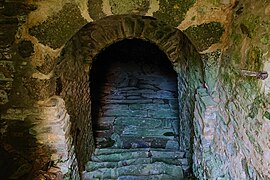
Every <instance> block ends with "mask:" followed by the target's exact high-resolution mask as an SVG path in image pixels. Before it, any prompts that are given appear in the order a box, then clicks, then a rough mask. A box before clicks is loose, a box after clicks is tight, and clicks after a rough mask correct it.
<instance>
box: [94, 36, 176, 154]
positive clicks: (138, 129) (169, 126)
mask: <svg viewBox="0 0 270 180" xmlns="http://www.w3.org/2000/svg"><path fill="white" fill-rule="evenodd" d="M90 77H91V79H90V81H91V99H92V105H91V106H92V107H91V111H92V122H93V130H94V135H95V141H96V147H97V148H104V147H116V148H143V147H152V148H166V149H175V150H177V149H178V147H179V144H178V143H179V140H178V139H179V114H178V106H179V105H178V99H177V97H178V93H177V76H176V73H175V71H174V70H173V68H172V66H171V64H170V61H169V60H168V59H167V56H166V55H165V54H164V53H163V52H162V51H161V50H160V49H159V48H158V47H157V46H156V45H154V44H151V43H149V42H146V41H142V40H138V39H131V40H123V41H120V42H117V43H115V44H113V45H111V46H109V47H108V48H106V49H105V50H104V51H103V52H101V53H100V54H99V55H98V56H97V57H96V59H95V61H94V63H93V66H92V70H91V74H90Z"/></svg>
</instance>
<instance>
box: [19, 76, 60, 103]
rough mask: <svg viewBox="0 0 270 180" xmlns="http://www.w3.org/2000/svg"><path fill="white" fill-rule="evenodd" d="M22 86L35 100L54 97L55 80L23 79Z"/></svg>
mask: <svg viewBox="0 0 270 180" xmlns="http://www.w3.org/2000/svg"><path fill="white" fill-rule="evenodd" d="M23 82H24V86H25V87H26V89H27V90H28V93H29V95H30V96H31V97H33V98H34V99H36V100H43V99H47V98H49V97H50V96H52V95H54V93H55V89H56V83H55V79H54V78H53V79H44V80H41V79H34V78H29V79H23Z"/></svg>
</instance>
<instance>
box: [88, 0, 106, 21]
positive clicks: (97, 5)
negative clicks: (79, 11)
mask: <svg viewBox="0 0 270 180" xmlns="http://www.w3.org/2000/svg"><path fill="white" fill-rule="evenodd" d="M102 3H103V2H102V0H88V12H89V14H90V17H91V18H92V19H93V20H98V19H101V18H103V17H105V16H106V15H105V14H104V13H103V11H102Z"/></svg>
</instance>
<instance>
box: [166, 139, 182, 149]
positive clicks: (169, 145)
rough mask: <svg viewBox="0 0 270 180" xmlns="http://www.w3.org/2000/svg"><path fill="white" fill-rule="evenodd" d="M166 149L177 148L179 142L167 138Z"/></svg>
mask: <svg viewBox="0 0 270 180" xmlns="http://www.w3.org/2000/svg"><path fill="white" fill-rule="evenodd" d="M166 149H174V150H179V142H178V141H176V140H169V141H168V142H167V144H166Z"/></svg>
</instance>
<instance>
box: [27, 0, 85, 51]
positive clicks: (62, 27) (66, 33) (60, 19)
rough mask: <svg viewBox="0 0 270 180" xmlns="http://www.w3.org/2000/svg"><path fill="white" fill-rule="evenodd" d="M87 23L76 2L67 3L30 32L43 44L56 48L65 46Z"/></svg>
mask: <svg viewBox="0 0 270 180" xmlns="http://www.w3.org/2000/svg"><path fill="white" fill-rule="evenodd" d="M86 23H87V21H86V19H84V18H83V17H82V16H81V13H80V9H79V8H78V7H77V6H76V5H75V4H72V3H67V4H65V5H64V6H63V8H62V10H60V11H59V12H57V13H56V14H54V15H52V16H50V17H48V19H47V20H46V21H45V22H43V23H41V24H39V25H37V26H34V27H32V28H30V30H29V32H30V34H31V35H32V36H36V37H37V39H38V40H39V41H40V42H41V43H42V44H45V45H48V46H50V47H52V48H54V49H56V48H60V47H61V46H63V45H64V44H65V43H66V42H67V41H68V40H69V39H70V38H71V37H72V36H73V35H74V34H75V33H76V32H77V31H78V30H79V29H80V28H81V27H82V26H83V25H85V24H86Z"/></svg>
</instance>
